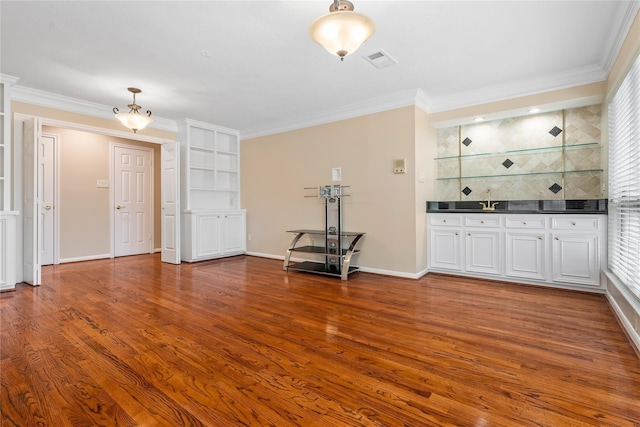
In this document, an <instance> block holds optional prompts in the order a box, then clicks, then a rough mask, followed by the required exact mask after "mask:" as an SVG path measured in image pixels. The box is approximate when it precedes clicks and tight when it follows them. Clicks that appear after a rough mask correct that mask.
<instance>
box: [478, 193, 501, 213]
mask: <svg viewBox="0 0 640 427" xmlns="http://www.w3.org/2000/svg"><path fill="white" fill-rule="evenodd" d="M480 204H481V205H482V210H483V211H495V210H496V205H499V204H500V203H499V202H493V203H491V189H489V190H487V203H485V202H480Z"/></svg>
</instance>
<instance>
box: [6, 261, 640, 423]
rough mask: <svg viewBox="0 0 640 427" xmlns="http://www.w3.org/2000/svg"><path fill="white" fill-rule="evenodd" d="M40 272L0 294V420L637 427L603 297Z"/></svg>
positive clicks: (300, 277)
mask: <svg viewBox="0 0 640 427" xmlns="http://www.w3.org/2000/svg"><path fill="white" fill-rule="evenodd" d="M43 283H44V284H43V285H42V286H41V287H38V288H32V287H30V286H28V285H18V287H17V290H16V291H15V292H10V293H5V294H1V295H0V308H1V315H2V319H1V322H2V323H1V332H0V337H1V350H0V363H1V365H0V368H1V374H0V376H1V385H2V396H1V403H2V407H1V411H2V417H1V419H2V426H21V427H22V426H25V427H26V426H55V427H58V426H135V425H140V426H156V425H158V426H237V425H252V426H296V425H301V426H616V427H622V426H635V427H638V426H640V360H639V359H638V358H637V357H636V355H635V353H634V351H633V349H632V347H631V344H630V343H629V341H628V340H627V338H626V336H625V335H624V333H623V332H622V330H621V328H620V326H619V325H618V323H617V322H616V320H615V318H614V316H613V314H612V312H611V311H610V308H609V307H608V305H607V302H606V299H605V298H604V297H603V296H602V295H593V294H586V293H579V292H571V291H563V290H556V289H547V288H538V287H531V286H519V285H512V284H504V283H497V282H490V281H480V280H470V279H462V278H452V277H447V276H440V275H428V276H426V277H424V278H422V279H420V280H417V281H416V280H409V279H398V278H392V277H385V276H378V275H372V274H366V273H357V274H354V275H352V276H350V279H349V281H348V282H341V281H340V280H336V279H332V278H325V277H321V276H314V275H309V274H304V273H294V272H291V273H289V274H288V275H287V273H286V272H284V271H282V263H281V261H276V260H268V259H261V258H254V257H242V256H241V257H235V258H230V259H223V260H216V261H208V262H202V263H197V264H182V265H180V266H174V265H170V264H162V263H161V262H160V259H159V256H158V255H143V256H135V257H128V258H119V259H116V260H100V261H90V262H84V263H77V264H66V265H60V266H55V267H46V268H44V269H43Z"/></svg>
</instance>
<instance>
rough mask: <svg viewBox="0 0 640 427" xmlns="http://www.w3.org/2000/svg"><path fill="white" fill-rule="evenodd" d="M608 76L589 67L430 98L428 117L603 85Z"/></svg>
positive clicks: (594, 67) (599, 68)
mask: <svg viewBox="0 0 640 427" xmlns="http://www.w3.org/2000/svg"><path fill="white" fill-rule="evenodd" d="M606 77H607V73H606V72H605V71H604V70H603V69H602V68H601V67H600V66H599V65H589V66H586V67H582V68H574V69H572V70H568V71H564V72H562V73H556V74H553V75H548V76H543V77H539V78H536V79H531V80H527V81H520V82H515V83H508V84H503V85H496V86H489V87H486V88H482V89H479V90H474V91H469V92H462V93H457V94H454V95H451V96H443V97H435V98H431V102H430V104H429V107H430V108H429V112H430V113H438V112H442V111H449V110H455V109H458V108H465V107H471V106H474V105H481V104H488V103H491V102H498V101H504V100H506V99H514V98H521V97H525V96H530V95H536V94H539V93H544V92H551V91H555V90H561V89H567V88H570V87H576V86H582V85H586V84H591V83H597V82H601V81H604V80H605V79H606Z"/></svg>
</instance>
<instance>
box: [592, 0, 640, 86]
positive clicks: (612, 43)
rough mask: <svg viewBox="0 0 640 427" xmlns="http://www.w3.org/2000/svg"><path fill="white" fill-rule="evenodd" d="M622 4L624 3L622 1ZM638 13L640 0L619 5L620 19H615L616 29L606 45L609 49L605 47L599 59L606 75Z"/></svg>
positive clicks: (639, 11)
mask: <svg viewBox="0 0 640 427" xmlns="http://www.w3.org/2000/svg"><path fill="white" fill-rule="evenodd" d="M622 4H623V5H624V3H622ZM638 13H640V1H630V2H628V3H627V7H624V6H621V7H620V12H619V14H620V15H622V17H621V18H620V19H616V20H615V22H620V23H621V25H620V26H619V27H618V31H617V32H614V33H612V34H611V36H610V38H609V40H608V43H607V46H609V49H605V53H604V55H603V57H602V58H601V60H600V63H601V64H602V68H603V69H604V70H605V71H606V74H607V76H608V75H609V73H610V72H611V69H612V68H613V65H614V64H615V62H616V59H617V58H618V55H619V54H620V49H622V45H623V44H624V41H625V40H626V38H627V35H628V34H629V29H631V25H633V21H634V20H635V18H636V16H637V15H638Z"/></svg>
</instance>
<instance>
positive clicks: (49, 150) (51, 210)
mask: <svg viewBox="0 0 640 427" xmlns="http://www.w3.org/2000/svg"><path fill="white" fill-rule="evenodd" d="M56 145H57V139H56V137H55V136H53V135H42V136H41V137H40V138H39V143H38V198H39V200H40V209H39V213H40V221H41V223H42V228H41V229H40V232H39V233H38V238H39V246H40V265H51V264H57V263H58V262H57V260H56V256H55V255H56V250H55V247H56V217H57V204H56V186H57V185H56V184H57V180H56Z"/></svg>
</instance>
